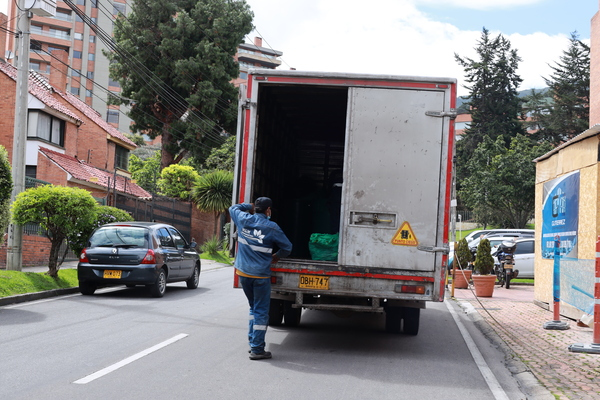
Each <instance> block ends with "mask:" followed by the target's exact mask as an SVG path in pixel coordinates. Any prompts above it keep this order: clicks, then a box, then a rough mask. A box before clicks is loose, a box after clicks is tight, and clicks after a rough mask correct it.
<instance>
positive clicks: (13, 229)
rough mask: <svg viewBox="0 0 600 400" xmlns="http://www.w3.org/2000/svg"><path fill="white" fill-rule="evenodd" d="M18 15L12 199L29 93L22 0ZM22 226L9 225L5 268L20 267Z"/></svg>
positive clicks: (20, 180) (20, 168) (21, 175)
mask: <svg viewBox="0 0 600 400" xmlns="http://www.w3.org/2000/svg"><path fill="white" fill-rule="evenodd" d="M18 13H19V16H18V18H17V35H18V36H17V38H18V46H17V47H18V50H17V93H16V100H15V131H14V139H13V152H12V179H13V191H12V194H11V202H13V203H14V201H15V199H16V198H17V195H18V194H19V193H21V192H22V191H24V190H25V150H26V145H27V100H28V96H29V90H28V82H29V26H30V20H31V13H30V12H29V11H28V10H25V0H19V8H18ZM22 254H23V226H22V225H18V224H15V223H13V222H11V223H10V225H9V226H8V243H7V250H6V269H8V270H14V271H21V267H22V262H23V259H22Z"/></svg>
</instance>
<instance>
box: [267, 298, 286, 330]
mask: <svg viewBox="0 0 600 400" xmlns="http://www.w3.org/2000/svg"><path fill="white" fill-rule="evenodd" d="M282 322H283V300H277V299H271V305H270V306H269V326H280V325H281V323H282Z"/></svg>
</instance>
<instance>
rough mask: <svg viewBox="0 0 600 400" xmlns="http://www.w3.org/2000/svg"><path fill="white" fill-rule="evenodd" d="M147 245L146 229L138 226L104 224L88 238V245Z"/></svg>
mask: <svg viewBox="0 0 600 400" xmlns="http://www.w3.org/2000/svg"><path fill="white" fill-rule="evenodd" d="M112 246H123V247H148V229H146V228H142V227H138V226H105V227H102V228H100V229H98V230H97V231H96V232H94V234H93V235H92V237H91V238H90V247H112Z"/></svg>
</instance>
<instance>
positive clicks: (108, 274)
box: [104, 269, 121, 279]
mask: <svg viewBox="0 0 600 400" xmlns="http://www.w3.org/2000/svg"><path fill="white" fill-rule="evenodd" d="M104 278H105V279H121V271H119V270H114V269H106V270H104Z"/></svg>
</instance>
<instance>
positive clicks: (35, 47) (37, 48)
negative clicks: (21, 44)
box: [29, 40, 42, 52]
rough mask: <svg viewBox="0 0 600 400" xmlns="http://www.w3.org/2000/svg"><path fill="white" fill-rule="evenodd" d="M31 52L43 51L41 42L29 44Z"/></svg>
mask: <svg viewBox="0 0 600 400" xmlns="http://www.w3.org/2000/svg"><path fill="white" fill-rule="evenodd" d="M29 50H31V51H35V52H38V51H42V44H41V43H40V42H37V41H33V40H32V41H31V43H30V44H29Z"/></svg>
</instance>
